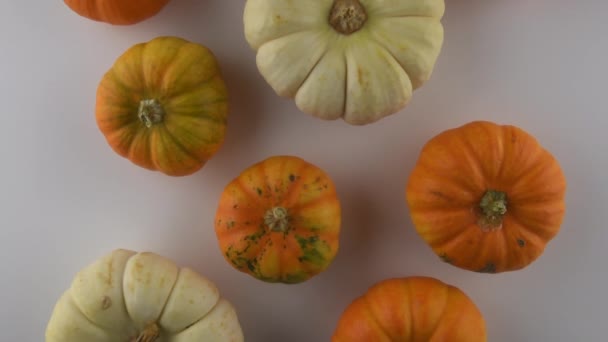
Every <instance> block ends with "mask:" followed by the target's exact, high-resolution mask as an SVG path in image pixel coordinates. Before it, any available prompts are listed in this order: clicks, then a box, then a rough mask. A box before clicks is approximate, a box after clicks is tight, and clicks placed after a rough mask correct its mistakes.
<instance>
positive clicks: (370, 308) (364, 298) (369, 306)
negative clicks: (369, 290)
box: [361, 295, 411, 341]
mask: <svg viewBox="0 0 608 342" xmlns="http://www.w3.org/2000/svg"><path fill="white" fill-rule="evenodd" d="M361 300H362V301H363V304H364V305H363V307H364V308H365V311H366V312H367V314H368V315H367V316H368V317H369V318H370V319H369V321H370V322H373V324H374V325H375V326H377V327H378V330H377V331H379V332H381V333H382V335H384V337H386V338H387V339H388V340H391V341H392V340H393V336H392V334H391V333H390V331H389V330H388V329H387V328H386V327H385V326H384V325H383V324H382V323H381V322H380V320H379V319H378V317H376V315H375V314H374V310H373V305H372V303H371V300H370V298H369V296H368V295H364V296H362V297H361ZM410 316H411V315H410Z"/></svg>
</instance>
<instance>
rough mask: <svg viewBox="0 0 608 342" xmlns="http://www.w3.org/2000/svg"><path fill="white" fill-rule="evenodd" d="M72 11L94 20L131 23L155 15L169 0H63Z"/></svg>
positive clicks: (123, 23)
mask: <svg viewBox="0 0 608 342" xmlns="http://www.w3.org/2000/svg"><path fill="white" fill-rule="evenodd" d="M64 2H65V4H66V5H68V7H70V8H71V9H72V10H73V11H74V12H76V13H78V14H79V15H81V16H83V17H85V18H89V19H92V20H95V21H102V22H106V23H109V24H113V25H132V24H135V23H138V22H140V21H143V20H145V19H148V18H150V17H152V16H154V15H156V14H157V13H158V12H160V10H161V9H162V8H163V7H165V5H166V4H167V3H168V2H169V0H64Z"/></svg>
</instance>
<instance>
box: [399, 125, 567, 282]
mask: <svg viewBox="0 0 608 342" xmlns="http://www.w3.org/2000/svg"><path fill="white" fill-rule="evenodd" d="M565 192H566V179H565V177H564V174H563V173H562V170H561V168H560V166H559V164H558V162H557V160H556V159H555V158H554V157H553V156H552V155H551V154H550V153H549V152H548V151H547V150H545V149H544V148H543V147H542V146H541V145H540V144H539V142H538V141H537V140H536V139H535V138H534V137H533V136H531V135H530V134H528V133H526V132H525V131H523V130H522V129H520V128H518V127H515V126H511V125H502V126H501V125H498V124H495V123H492V122H484V121H475V122H471V123H468V124H466V125H463V126H461V127H458V128H454V129H450V130H447V131H444V132H442V133H440V134H439V135H437V136H435V137H434V138H432V139H431V140H430V141H429V142H427V144H426V145H425V146H424V147H423V149H422V151H421V152H420V157H419V159H418V161H417V164H416V166H415V167H414V170H413V171H412V173H411V175H410V177H409V181H408V183H407V187H406V200H407V203H408V206H409V209H410V214H411V217H412V221H413V223H414V226H415V228H416V230H417V232H418V233H419V234H420V236H421V237H422V238H423V239H424V240H425V241H426V242H427V243H428V244H429V245H430V246H431V247H432V248H433V250H434V251H435V253H437V255H439V256H440V257H441V259H443V260H444V261H446V262H449V263H450V264H452V265H454V266H457V267H460V268H464V269H467V270H471V271H478V272H488V273H497V272H503V271H513V270H517V269H521V268H523V267H525V266H527V265H529V264H530V263H531V262H533V261H534V260H535V259H537V258H538V257H539V255H540V254H541V253H542V252H543V250H544V248H545V246H546V244H547V243H548V242H549V241H550V240H551V239H552V238H553V237H555V236H556V234H557V233H558V231H559V228H560V225H561V223H562V219H563V216H564V212H565V203H564V198H565Z"/></svg>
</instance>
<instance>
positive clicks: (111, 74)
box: [103, 43, 147, 102]
mask: <svg viewBox="0 0 608 342" xmlns="http://www.w3.org/2000/svg"><path fill="white" fill-rule="evenodd" d="M145 45H146V43H137V44H135V45H133V46H132V47H131V48H130V49H129V50H127V51H125V52H124V53H123V54H122V55H120V56H119V57H118V58H117V59H116V61H114V64H113V65H112V66H111V67H110V69H109V70H108V71H107V72H106V74H105V75H104V78H103V81H112V82H114V83H115V84H114V85H115V86H118V87H119V88H121V90H122V91H123V92H124V93H134V94H137V96H138V97H143V95H144V93H145V92H146V89H147V88H146V85H145V82H144V73H143V66H142V69H141V70H136V69H135V68H129V69H132V70H131V71H130V74H131V75H136V76H137V77H136V78H135V79H133V80H132V81H133V82H134V83H133V84H131V85H130V84H128V83H127V82H125V77H124V76H125V75H124V74H122V73H119V72H118V70H117V66H121V65H122V64H128V65H129V66H132V64H131V63H129V62H128V61H129V60H131V59H135V60H138V61H139V62H140V63H141V60H142V59H143V57H142V54H143V51H144V47H145ZM132 56H134V57H132ZM106 88H108V89H112V87H106ZM140 100H141V98H140V99H138V100H137V102H139V101H140Z"/></svg>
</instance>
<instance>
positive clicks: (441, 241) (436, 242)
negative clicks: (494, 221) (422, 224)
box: [420, 222, 478, 249]
mask: <svg viewBox="0 0 608 342" xmlns="http://www.w3.org/2000/svg"><path fill="white" fill-rule="evenodd" d="M443 227H444V228H443V229H441V232H442V234H441V237H440V238H434V239H432V240H430V241H431V243H432V245H433V247H436V248H439V247H442V246H443V248H441V249H447V248H445V245H448V244H449V243H450V242H452V241H455V240H458V237H461V236H463V234H465V233H466V231H467V230H468V229H478V228H477V224H476V223H475V222H469V223H463V224H459V225H458V226H457V227H458V228H455V226H449V228H448V229H446V228H445V227H446V226H445V225H443ZM437 230H438V229H437ZM437 230H435V231H433V232H432V235H439V234H437V232H436V231H437ZM428 232H429V230H428V229H427V230H426V231H425V234H420V235H427V237H426V238H427V239H428Z"/></svg>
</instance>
